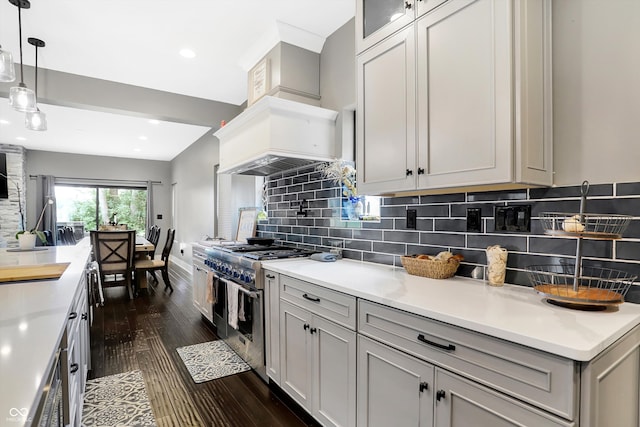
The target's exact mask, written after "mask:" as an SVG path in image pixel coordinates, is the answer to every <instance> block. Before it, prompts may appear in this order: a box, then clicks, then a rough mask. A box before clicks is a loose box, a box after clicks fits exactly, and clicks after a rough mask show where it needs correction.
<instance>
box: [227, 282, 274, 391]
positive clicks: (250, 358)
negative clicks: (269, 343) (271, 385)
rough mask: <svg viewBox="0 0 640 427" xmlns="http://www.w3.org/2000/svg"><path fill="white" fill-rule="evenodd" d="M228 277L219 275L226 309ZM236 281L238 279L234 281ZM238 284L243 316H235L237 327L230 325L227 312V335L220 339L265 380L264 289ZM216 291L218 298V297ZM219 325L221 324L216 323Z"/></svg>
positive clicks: (239, 305)
mask: <svg viewBox="0 0 640 427" xmlns="http://www.w3.org/2000/svg"><path fill="white" fill-rule="evenodd" d="M230 280H231V279H228V278H223V277H220V278H219V280H218V282H219V283H221V284H224V286H221V288H224V290H225V300H226V301H227V304H225V306H226V309H227V310H228V297H227V296H228V288H227V282H229V281H230ZM236 283H237V282H236ZM238 285H240V290H239V291H238V309H239V310H240V307H242V308H243V309H242V310H241V311H242V312H243V315H241V314H239V315H238V323H237V326H238V328H237V329H235V328H233V327H232V326H231V325H229V322H228V320H229V318H228V313H227V312H225V314H226V316H227V317H226V320H225V326H226V336H225V337H222V336H220V338H222V339H223V340H224V341H225V342H226V343H227V344H228V345H229V347H231V348H232V349H233V350H234V351H235V352H236V353H237V354H238V355H239V356H240V357H241V358H242V359H243V360H244V361H245V362H247V363H248V364H249V365H250V366H251V367H252V368H253V369H254V370H255V371H256V372H257V373H258V375H260V377H261V378H262V379H263V380H265V381H267V371H266V365H265V354H264V291H263V290H261V289H253V288H249V287H247V286H246V285H242V284H239V283H238ZM219 296H220V294H218V300H220V297H219ZM218 328H220V326H218Z"/></svg>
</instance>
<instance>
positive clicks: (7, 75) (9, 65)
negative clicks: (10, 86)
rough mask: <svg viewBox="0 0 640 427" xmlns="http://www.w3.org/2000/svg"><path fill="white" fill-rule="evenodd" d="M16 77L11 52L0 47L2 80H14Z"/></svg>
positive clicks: (0, 75) (0, 73)
mask: <svg viewBox="0 0 640 427" xmlns="http://www.w3.org/2000/svg"><path fill="white" fill-rule="evenodd" d="M15 79H16V69H15V66H14V64H13V56H12V55H11V52H9V51H7V50H3V49H2V47H0V82H12V81H14V80H15Z"/></svg>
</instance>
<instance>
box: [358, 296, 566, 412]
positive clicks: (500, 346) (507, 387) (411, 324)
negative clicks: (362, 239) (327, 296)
mask: <svg viewBox="0 0 640 427" xmlns="http://www.w3.org/2000/svg"><path fill="white" fill-rule="evenodd" d="M358 313H359V315H358V332H360V333H362V334H365V335H368V336H370V337H372V338H375V339H377V340H379V341H382V342H385V343H387V344H389V345H392V346H394V347H396V348H399V349H400V350H403V351H405V352H407V353H410V354H413V355H415V356H417V357H419V358H422V359H424V360H427V361H429V362H431V363H434V364H437V365H439V366H441V367H444V368H447V369H450V370H451V371H454V372H457V373H460V374H462V375H464V376H466V377H468V378H471V379H473V380H475V381H478V382H481V383H483V384H486V385H488V386H490V387H493V388H495V389H498V390H501V391H503V392H505V393H507V394H508V395H510V396H514V397H517V398H518V399H521V400H524V401H527V402H530V403H532V404H534V405H536V406H538V407H540V408H543V409H545V410H548V411H549V412H552V413H554V414H557V415H560V416H562V417H564V418H566V419H569V420H573V419H574V418H575V416H576V408H577V403H578V402H577V388H578V386H579V376H578V367H577V365H576V363H575V362H574V361H572V360H569V359H565V358H562V357H558V356H555V355H552V354H549V353H545V352H542V351H539V350H535V349H532V348H528V347H525V346H521V345H518V344H514V343H510V342H508V341H504V340H501V339H498V338H493V337H490V336H487V335H483V334H480V333H477V332H473V331H470V330H467V329H463V328H459V327H456V326H452V325H449V324H446V323H442V322H438V321H435V320H431V319H428V318H426V317H422V316H418V315H415V314H411V313H407V312H404V311H401V310H397V309H394V308H390V307H386V306H383V305H380V304H376V303H371V302H368V301H364V300H360V301H359V308H358ZM505 321H508V319H506V320H505Z"/></svg>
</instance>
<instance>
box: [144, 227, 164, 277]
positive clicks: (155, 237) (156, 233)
mask: <svg viewBox="0 0 640 427" xmlns="http://www.w3.org/2000/svg"><path fill="white" fill-rule="evenodd" d="M161 230H162V229H161V228H160V227H158V226H157V225H154V226H153V227H151V229H150V232H149V238H147V240H148V241H149V242H150V243H151V244H152V245H153V250H151V251H149V252H147V256H148V257H149V259H155V257H156V249H157V248H158V242H159V241H160V231H161ZM149 274H151V277H153V280H154V281H155V283H158V278H157V277H156V272H155V270H149Z"/></svg>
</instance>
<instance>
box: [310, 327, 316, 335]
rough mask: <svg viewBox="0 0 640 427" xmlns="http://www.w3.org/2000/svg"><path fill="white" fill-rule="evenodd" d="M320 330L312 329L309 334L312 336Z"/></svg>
mask: <svg viewBox="0 0 640 427" xmlns="http://www.w3.org/2000/svg"><path fill="white" fill-rule="evenodd" d="M317 331H318V330H317V329H316V328H311V329H309V332H310V333H312V334H315V333H316V332H317Z"/></svg>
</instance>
